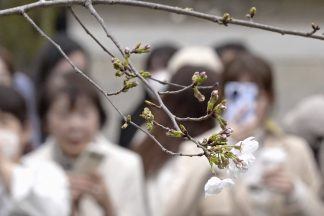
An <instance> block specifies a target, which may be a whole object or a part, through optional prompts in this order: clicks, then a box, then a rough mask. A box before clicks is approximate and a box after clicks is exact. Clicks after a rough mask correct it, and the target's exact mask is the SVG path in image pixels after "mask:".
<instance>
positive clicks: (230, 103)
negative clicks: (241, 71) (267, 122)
mask: <svg viewBox="0 0 324 216" xmlns="http://www.w3.org/2000/svg"><path fill="white" fill-rule="evenodd" d="M224 91H225V92H224V93H225V99H226V102H227V109H226V111H225V113H224V118H225V119H226V120H227V121H229V122H232V123H236V124H244V123H247V122H249V121H250V120H252V119H253V118H254V117H255V115H256V111H255V105H256V100H257V96H258V86H257V85H256V84H254V83H251V82H229V83H227V84H226V85H225V89H224Z"/></svg>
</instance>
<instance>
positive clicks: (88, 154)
mask: <svg viewBox="0 0 324 216" xmlns="http://www.w3.org/2000/svg"><path fill="white" fill-rule="evenodd" d="M104 159H105V155H104V154H102V153H99V152H95V151H85V152H84V153H83V154H82V155H81V157H80V158H79V159H78V161H77V162H76V164H75V168H74V171H73V172H74V173H77V174H84V175H88V174H90V173H92V172H94V171H95V170H97V169H98V167H99V165H100V164H101V163H102V161H103V160H104Z"/></svg>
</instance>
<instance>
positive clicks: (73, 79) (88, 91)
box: [38, 71, 107, 128]
mask: <svg viewBox="0 0 324 216" xmlns="http://www.w3.org/2000/svg"><path fill="white" fill-rule="evenodd" d="M63 80H64V83H63V84H62V85H61V86H57V87H56V88H54V89H53V88H52V89H50V88H48V87H47V88H45V89H44V91H42V94H41V97H40V101H39V103H38V112H39V116H40V119H41V122H42V125H46V115H47V113H48V112H49V110H50V107H51V106H52V104H53V103H54V101H55V100H56V99H57V98H58V97H60V96H62V95H63V94H65V95H67V96H68V99H69V102H70V108H71V109H73V108H74V106H75V104H76V102H77V100H78V98H80V97H83V96H85V97H86V98H88V99H90V101H91V102H93V104H94V105H95V107H96V108H97V110H98V113H99V118H100V127H101V128H102V127H103V126H104V124H105V123H106V120H107V115H106V112H105V110H104V107H103V104H102V103H101V100H100V95H99V93H98V91H97V90H96V89H95V88H94V87H93V86H92V85H91V84H90V83H89V81H87V80H86V79H85V78H83V77H81V76H80V75H78V74H76V72H75V71H71V72H70V73H67V74H65V75H63ZM42 128H44V126H43V127H42Z"/></svg>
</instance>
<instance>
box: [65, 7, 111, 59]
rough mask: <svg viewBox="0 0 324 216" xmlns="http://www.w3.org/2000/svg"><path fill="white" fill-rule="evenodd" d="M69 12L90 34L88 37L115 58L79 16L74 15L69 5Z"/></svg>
mask: <svg viewBox="0 0 324 216" xmlns="http://www.w3.org/2000/svg"><path fill="white" fill-rule="evenodd" d="M70 12H71V14H72V15H73V17H74V18H75V19H76V21H77V22H78V23H79V24H80V25H81V27H82V28H83V29H84V31H85V32H86V33H87V34H88V35H90V37H91V38H92V39H93V40H94V41H95V42H96V43H97V44H98V45H99V46H100V47H101V48H102V49H103V50H104V51H105V52H106V53H107V54H108V55H109V56H110V57H112V58H115V56H114V55H113V54H112V53H111V52H110V51H109V50H108V49H107V48H106V47H105V46H104V45H103V44H102V43H100V41H99V40H98V39H97V38H96V37H95V36H94V35H93V34H92V33H91V32H90V31H89V29H87V27H86V26H85V25H84V24H83V23H82V22H81V20H80V18H79V17H78V16H77V15H76V13H75V12H74V10H73V9H72V8H71V7H70Z"/></svg>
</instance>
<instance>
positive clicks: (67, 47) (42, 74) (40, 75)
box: [34, 34, 87, 89]
mask: <svg viewBox="0 0 324 216" xmlns="http://www.w3.org/2000/svg"><path fill="white" fill-rule="evenodd" d="M53 40H54V41H55V42H56V43H58V44H59V45H60V47H61V48H62V50H63V51H64V52H65V53H66V54H67V55H70V54H71V53H73V52H76V51H81V52H82V53H84V54H85V55H86V56H87V53H86V51H85V50H84V49H83V47H82V46H81V45H80V44H79V43H77V42H76V41H74V40H73V39H71V38H69V37H68V36H67V35H66V34H59V35H56V36H55V37H54V38H53ZM61 59H64V57H63V56H62V54H61V53H60V52H59V51H58V50H57V48H56V47H55V46H54V45H53V44H52V43H50V42H47V43H46V44H45V45H44V46H43V47H42V48H41V50H40V52H39V56H38V58H37V60H36V64H35V65H36V69H35V70H34V80H35V85H36V89H40V88H42V86H43V85H44V84H45V83H46V81H47V79H48V78H49V77H50V75H51V73H52V72H53V69H54V67H55V66H56V65H57V63H58V62H59V61H60V60H61Z"/></svg>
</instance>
